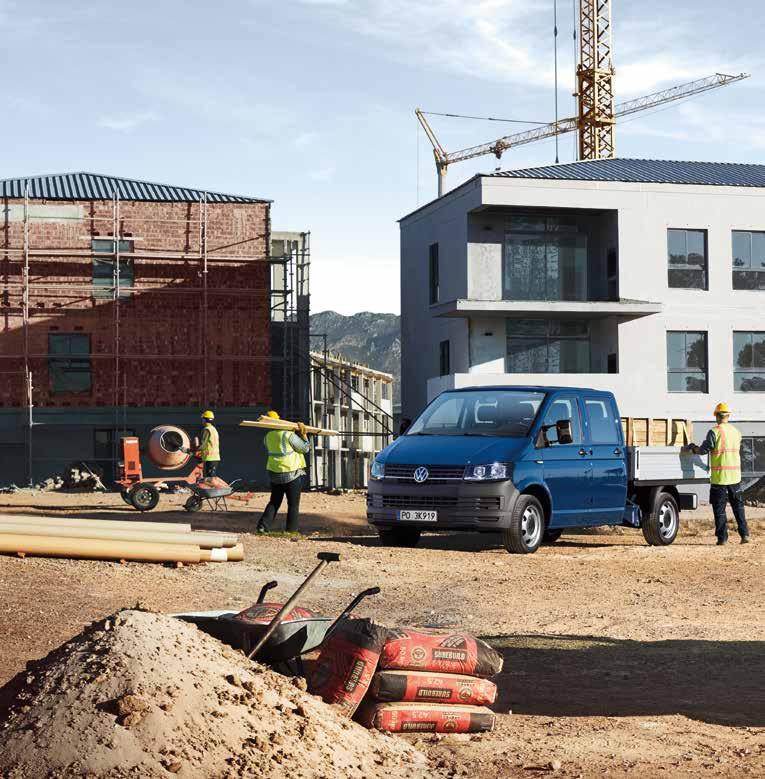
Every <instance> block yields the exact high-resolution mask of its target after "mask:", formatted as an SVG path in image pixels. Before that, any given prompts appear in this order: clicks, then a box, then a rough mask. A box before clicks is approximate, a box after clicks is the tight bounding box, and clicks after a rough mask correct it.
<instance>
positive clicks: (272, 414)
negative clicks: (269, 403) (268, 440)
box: [266, 409, 280, 419]
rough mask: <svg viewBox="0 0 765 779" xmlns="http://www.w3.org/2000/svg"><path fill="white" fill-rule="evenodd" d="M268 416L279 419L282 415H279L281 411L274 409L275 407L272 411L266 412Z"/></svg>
mask: <svg viewBox="0 0 765 779" xmlns="http://www.w3.org/2000/svg"><path fill="white" fill-rule="evenodd" d="M266 416H267V417H271V419H279V418H280V417H279V412H278V411H274V410H273V409H271V411H269V412H268V413H267V414H266Z"/></svg>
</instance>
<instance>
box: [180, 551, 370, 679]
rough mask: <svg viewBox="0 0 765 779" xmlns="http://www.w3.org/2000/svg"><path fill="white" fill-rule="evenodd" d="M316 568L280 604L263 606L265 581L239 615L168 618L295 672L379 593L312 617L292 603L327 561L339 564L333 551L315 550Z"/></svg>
mask: <svg viewBox="0 0 765 779" xmlns="http://www.w3.org/2000/svg"><path fill="white" fill-rule="evenodd" d="M317 557H318V559H319V564H318V565H317V566H316V567H315V568H314V570H313V571H311V573H310V574H309V575H308V576H307V577H306V579H305V580H304V581H303V583H302V584H301V585H300V586H299V587H298V588H297V590H295V592H294V593H293V594H292V596H291V597H290V598H289V600H288V601H287V602H286V603H284V604H281V603H267V602H266V601H265V598H266V594H267V593H268V591H269V590H271V589H273V588H274V587H276V586H277V585H278V582H276V581H270V582H266V584H264V585H263V587H262V588H261V590H260V594H259V595H258V600H257V601H256V602H255V603H254V604H253V605H252V606H249V607H248V608H246V609H244V610H243V611H240V612H238V613H237V612H232V611H223V610H221V611H192V612H185V613H182V614H174V615H173V616H175V617H177V618H178V619H182V620H184V621H185V622H191V623H193V624H195V625H196V626H197V627H198V628H199V629H200V630H203V631H204V632H205V633H208V634H209V635H211V636H213V637H215V638H217V639H218V640H220V641H222V642H223V643H224V644H228V645H229V646H232V647H234V649H240V650H242V651H243V652H244V653H245V654H246V655H247V656H248V657H250V658H254V659H257V660H258V661H259V662H262V663H266V664H268V665H271V666H274V667H276V669H277V670H279V668H280V667H281V669H283V670H285V671H287V672H289V673H294V669H293V668H292V667H291V665H290V662H291V661H296V663H297V666H298V672H300V671H302V663H301V661H300V657H301V656H302V655H305V654H307V653H308V652H312V651H314V650H317V649H320V648H321V646H322V645H323V644H324V642H325V641H326V640H327V639H328V638H329V636H330V635H331V633H332V631H333V630H334V629H335V627H336V626H337V625H338V624H339V623H340V622H341V621H342V620H343V619H345V618H346V617H348V616H349V615H350V614H351V613H352V612H353V610H354V609H355V608H356V607H357V606H358V605H359V603H361V601H363V600H364V599H365V598H368V597H369V596H371V595H377V594H378V593H379V592H380V588H379V587H370V588H369V589H367V590H364V591H363V592H360V593H359V594H358V595H356V596H355V597H354V598H353V600H351V602H350V603H349V604H348V605H347V606H346V607H345V608H344V609H343V610H342V612H341V613H340V614H339V615H338V616H337V617H336V618H334V619H333V618H332V617H325V616H321V615H318V614H314V613H313V612H312V611H309V610H308V609H304V608H301V607H298V606H297V605H296V603H297V600H298V598H299V597H300V595H301V594H302V593H303V592H304V591H305V590H306V588H307V587H308V586H309V585H310V583H311V581H312V580H313V579H314V577H315V576H316V575H317V574H318V573H319V572H320V571H321V570H322V569H323V568H324V567H325V566H326V565H328V564H329V563H330V562H337V561H339V560H340V555H339V554H335V553H334V552H320V553H319V554H318V555H317Z"/></svg>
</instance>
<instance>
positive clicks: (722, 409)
mask: <svg viewBox="0 0 765 779" xmlns="http://www.w3.org/2000/svg"><path fill="white" fill-rule="evenodd" d="M715 414H730V406H729V405H728V404H727V403H718V404H717V405H716V406H715Z"/></svg>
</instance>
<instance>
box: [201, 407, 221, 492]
mask: <svg viewBox="0 0 765 779" xmlns="http://www.w3.org/2000/svg"><path fill="white" fill-rule="evenodd" d="M214 420H215V414H213V412H212V411H210V410H209V409H208V410H207V411H203V412H202V432H201V433H200V435H199V446H198V447H197V450H196V452H195V454H196V456H197V457H198V458H199V459H200V460H201V461H202V464H203V468H204V470H203V474H202V475H203V476H205V477H207V476H215V475H216V474H217V472H218V466H219V465H220V436H219V435H218V430H217V429H216V427H215V425H214V424H213V421H214Z"/></svg>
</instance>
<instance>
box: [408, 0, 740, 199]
mask: <svg viewBox="0 0 765 779" xmlns="http://www.w3.org/2000/svg"><path fill="white" fill-rule="evenodd" d="M576 77H577V103H578V115H577V116H574V117H569V118H567V119H559V120H558V121H555V122H550V123H549V124H544V125H540V126H539V127H534V128H532V129H530V130H524V131H522V132H519V133H515V134H513V135H506V136H504V137H502V138H498V139H497V140H494V141H490V142H489V143H483V144H480V145H478V146H470V147H469V148H467V149H460V150H459V151H454V152H447V151H446V150H445V149H444V148H443V146H442V145H441V143H440V142H439V140H438V138H437V137H436V134H435V133H434V132H433V128H432V127H431V126H430V124H429V123H428V120H427V119H426V118H425V115H426V113H427V112H425V111H423V110H422V109H420V108H417V109H416V110H415V115H416V116H417V119H418V120H419V122H420V124H421V125H422V128H423V130H424V131H425V134H426V135H427V137H428V140H429V141H430V143H431V145H432V146H433V156H434V157H435V162H436V172H437V174H438V196H439V197H440V196H441V195H443V194H444V186H445V183H446V171H447V169H448V167H449V165H452V164H454V163H455V162H464V161H465V160H471V159H474V158H475V157H482V156H484V155H486V154H493V155H495V156H496V157H497V159H499V158H500V157H501V156H502V153H503V152H505V151H507V150H508V149H511V148H514V147H516V146H523V145H525V144H527V143H534V142H536V141H541V140H544V139H545V138H553V137H555V136H556V135H563V134H564V133H569V132H573V131H574V130H577V131H578V133H579V159H582V160H596V159H603V158H607V157H613V156H614V155H615V149H616V146H615V143H614V125H615V124H616V119H617V118H619V117H622V116H628V115H629V114H635V113H637V112H639V111H646V110H648V109H650V108H656V107H657V106H661V105H664V104H665V103H671V102H674V101H676V100H682V99H683V98H687V97H690V96H691V95H698V94H700V93H702V92H708V91H709V90H711V89H718V88H719V87H724V86H726V85H727V84H732V83H734V82H736V81H741V80H743V79H745V78H749V74H748V73H739V74H737V75H728V74H726V73H715V74H714V75H712V76H707V77H706V78H701V79H697V80H696V81H689V82H688V83H686V84H679V85H678V86H675V87H670V88H669V89H663V90H661V91H659V92H653V93H652V94H650V95H644V96H643V97H639V98H636V99H635V100H628V101H627V102H625V103H619V104H617V105H614V66H613V56H612V41H611V0H580V4H579V64H578V66H577V69H576Z"/></svg>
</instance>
